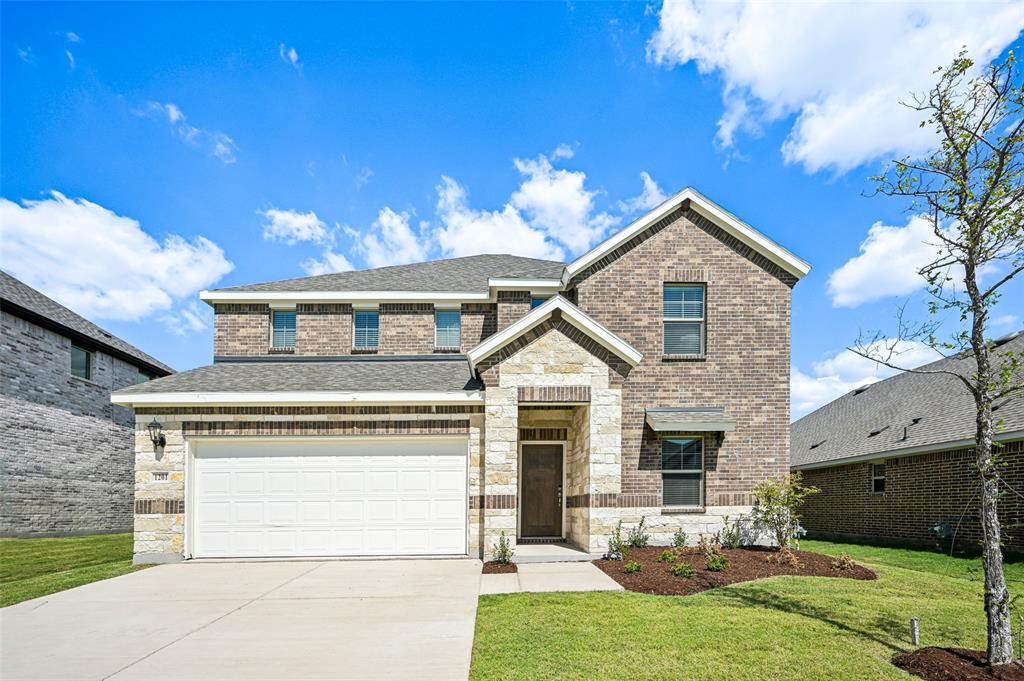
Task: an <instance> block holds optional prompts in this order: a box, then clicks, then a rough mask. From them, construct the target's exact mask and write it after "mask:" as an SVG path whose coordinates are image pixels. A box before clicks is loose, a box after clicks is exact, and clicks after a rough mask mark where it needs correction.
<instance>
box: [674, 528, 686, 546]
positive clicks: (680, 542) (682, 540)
mask: <svg viewBox="0 0 1024 681" xmlns="http://www.w3.org/2000/svg"><path fill="white" fill-rule="evenodd" d="M672 546H674V547H676V548H677V549H685V548H686V533H685V532H683V530H682V529H678V530H676V531H675V532H673V533H672Z"/></svg>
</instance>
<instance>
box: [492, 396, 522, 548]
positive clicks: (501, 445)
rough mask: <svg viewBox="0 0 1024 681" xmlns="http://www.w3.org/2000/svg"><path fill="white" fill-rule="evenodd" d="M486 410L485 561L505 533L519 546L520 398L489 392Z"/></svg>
mask: <svg viewBox="0 0 1024 681" xmlns="http://www.w3.org/2000/svg"><path fill="white" fill-rule="evenodd" d="M484 394H485V400H486V402H485V406H484V430H485V434H484V443H485V444H484V446H485V454H484V485H483V495H484V499H483V501H484V504H483V505H484V532H483V551H484V556H485V558H486V557H488V556H489V554H490V553H491V547H492V546H493V545H494V544H495V543H497V541H498V538H499V537H500V536H501V533H502V532H504V533H505V536H506V537H508V539H509V541H510V542H511V543H512V545H513V546H515V543H516V517H517V516H516V514H517V513H518V507H519V481H518V467H519V447H518V443H519V394H518V390H517V389H516V388H514V387H513V388H499V387H494V388H488V389H487V390H486V391H485V393H484Z"/></svg>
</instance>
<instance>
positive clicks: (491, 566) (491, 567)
mask: <svg viewBox="0 0 1024 681" xmlns="http://www.w3.org/2000/svg"><path fill="white" fill-rule="evenodd" d="M509 572H519V568H518V567H517V566H516V564H515V563H495V562H494V561H493V560H491V561H487V562H486V563H484V569H483V574H485V575H503V574H508V573H509Z"/></svg>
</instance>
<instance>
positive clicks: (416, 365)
mask: <svg viewBox="0 0 1024 681" xmlns="http://www.w3.org/2000/svg"><path fill="white" fill-rule="evenodd" d="M480 387H481V385H480V383H479V382H478V381H476V380H475V379H473V378H471V376H470V374H469V365H468V364H467V362H466V358H465V357H463V356H462V355H456V356H432V355H423V356H419V357H387V358H383V357H375V356H374V357H365V358H363V357H359V356H353V357H352V358H346V359H345V360H338V361H329V362H300V361H287V360H283V361H276V362H267V361H262V362H223V363H217V364H212V365H210V366H205V367H199V368H198V369H192V370H191V371H183V372H181V373H178V374H174V375H172V376H167V377H166V378H158V379H156V380H154V381H149V382H148V383H142V384H139V385H134V386H131V387H129V388H125V389H123V390H118V391H117V393H118V394H119V395H145V394H150V393H197V392H198V393H201V392H213V393H219V392H230V393H247V392H362V391H387V392H391V391H410V390H411V391H420V392H446V391H458V390H478V389H480Z"/></svg>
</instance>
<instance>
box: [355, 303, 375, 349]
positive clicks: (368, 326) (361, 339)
mask: <svg viewBox="0 0 1024 681" xmlns="http://www.w3.org/2000/svg"><path fill="white" fill-rule="evenodd" d="M352 325H353V327H354V328H353V333H352V345H353V347H355V348H356V349H359V350H375V349H376V348H377V343H378V342H379V341H380V313H379V312H378V311H377V310H356V311H355V312H353V313H352Z"/></svg>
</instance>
